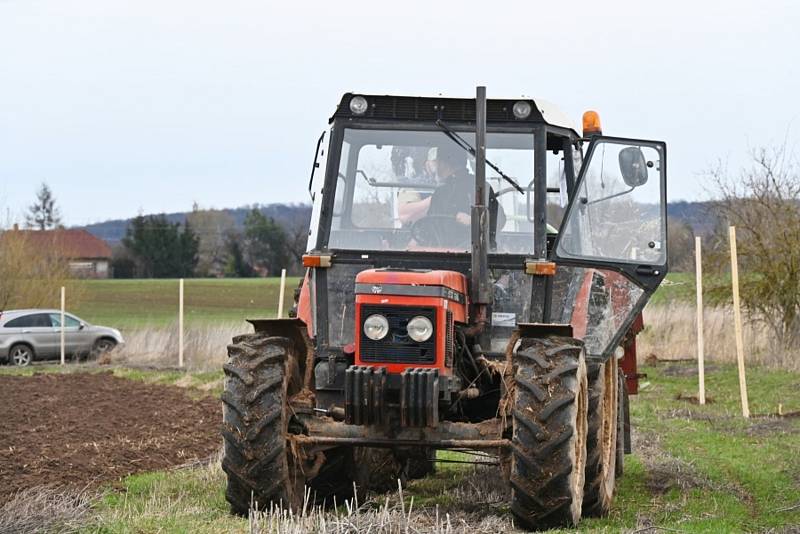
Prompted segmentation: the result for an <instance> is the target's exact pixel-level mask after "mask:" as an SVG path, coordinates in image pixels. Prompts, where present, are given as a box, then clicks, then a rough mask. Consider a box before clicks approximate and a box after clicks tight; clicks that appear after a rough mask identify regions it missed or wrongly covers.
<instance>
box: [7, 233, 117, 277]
mask: <svg viewBox="0 0 800 534" xmlns="http://www.w3.org/2000/svg"><path fill="white" fill-rule="evenodd" d="M14 232H18V235H20V236H21V237H23V238H24V239H25V241H26V242H27V243H30V244H31V245H33V246H34V247H37V248H39V247H41V248H43V249H44V248H51V247H52V249H53V250H55V251H56V252H57V253H58V254H59V255H60V256H61V257H63V258H64V259H65V260H67V261H68V262H69V269H70V271H71V272H72V274H73V275H74V276H76V277H79V278H109V277H110V275H111V273H110V265H111V247H109V246H108V244H107V243H106V242H105V241H103V240H102V239H100V238H99V237H95V236H93V235H92V234H90V233H89V232H87V231H86V230H67V229H58V230H16V229H15V230H14Z"/></svg>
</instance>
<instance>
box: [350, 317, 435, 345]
mask: <svg viewBox="0 0 800 534" xmlns="http://www.w3.org/2000/svg"><path fill="white" fill-rule="evenodd" d="M406 332H407V333H408V337H410V338H411V339H413V340H414V341H416V342H417V343H422V342H423V341H427V340H428V339H430V337H431V335H433V323H431V321H430V319H428V318H427V317H423V316H421V315H417V316H416V317H414V318H413V319H411V320H410V321H408V325H407V326H406ZM388 334H389V321H388V320H387V319H386V317H384V316H383V315H381V314H379V313H375V314H373V315H370V316H369V317H367V318H366V320H365V321H364V335H365V336H367V337H368V338H370V339H371V340H373V341H379V340H381V339H383V338H385V337H386V336H387V335H388Z"/></svg>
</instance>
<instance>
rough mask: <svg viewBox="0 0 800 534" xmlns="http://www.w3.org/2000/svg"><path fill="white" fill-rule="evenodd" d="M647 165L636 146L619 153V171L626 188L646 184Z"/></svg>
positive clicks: (642, 154) (640, 150)
mask: <svg viewBox="0 0 800 534" xmlns="http://www.w3.org/2000/svg"><path fill="white" fill-rule="evenodd" d="M647 165H648V164H647V160H646V159H645V157H644V153H643V152H642V149H641V148H639V147H638V146H629V147H627V148H623V149H622V150H620V151H619V171H620V172H621V173H622V179H623V180H624V181H625V183H626V184H627V185H628V187H639V186H640V185H644V184H646V183H647ZM650 165H651V166H652V163H651V164H650Z"/></svg>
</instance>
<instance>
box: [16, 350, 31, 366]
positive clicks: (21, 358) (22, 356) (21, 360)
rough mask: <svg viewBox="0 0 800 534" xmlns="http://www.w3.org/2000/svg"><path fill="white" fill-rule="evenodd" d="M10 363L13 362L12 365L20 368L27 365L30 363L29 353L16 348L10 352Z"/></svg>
mask: <svg viewBox="0 0 800 534" xmlns="http://www.w3.org/2000/svg"><path fill="white" fill-rule="evenodd" d="M11 361H13V362H14V365H18V366H20V367H24V366H26V365H29V364H30V363H31V352H30V351H29V350H28V349H26V348H24V347H16V348H15V349H14V350H13V351H12V352H11Z"/></svg>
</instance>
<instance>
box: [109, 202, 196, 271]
mask: <svg viewBox="0 0 800 534" xmlns="http://www.w3.org/2000/svg"><path fill="white" fill-rule="evenodd" d="M122 244H123V245H124V246H125V248H126V249H127V250H128V252H129V253H130V255H131V256H132V257H133V258H134V259H135V260H136V263H137V265H138V267H139V275H140V276H142V277H144V278H186V277H190V276H192V275H193V274H194V269H195V267H196V265H197V251H198V247H199V239H198V238H197V235H196V234H195V233H194V231H193V230H192V227H191V225H189V224H188V223H187V224H185V225H183V228H181V225H180V224H179V223H170V222H169V221H168V220H167V218H166V217H165V216H164V215H149V216H147V217H144V216H141V215H140V216H138V217H136V218H135V219H133V221H131V224H130V226H129V227H128V230H127V232H126V235H125V237H124V238H123V240H122Z"/></svg>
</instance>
